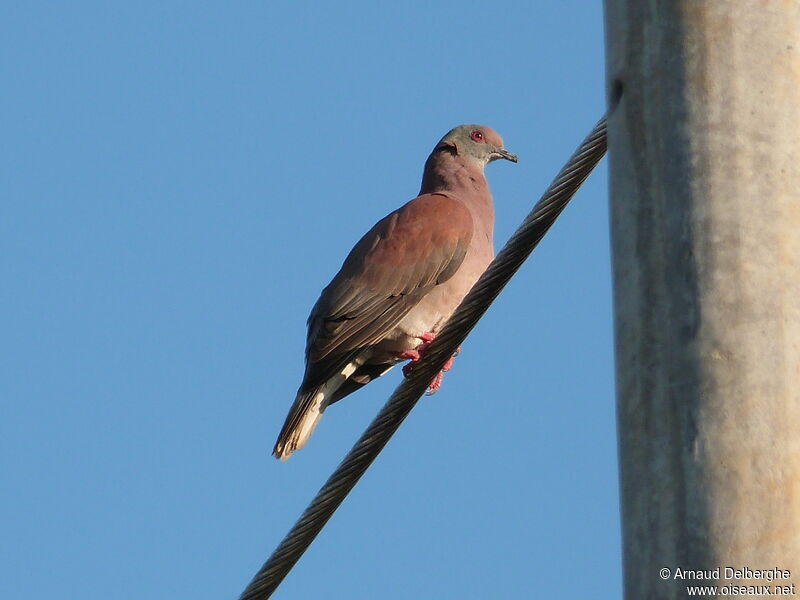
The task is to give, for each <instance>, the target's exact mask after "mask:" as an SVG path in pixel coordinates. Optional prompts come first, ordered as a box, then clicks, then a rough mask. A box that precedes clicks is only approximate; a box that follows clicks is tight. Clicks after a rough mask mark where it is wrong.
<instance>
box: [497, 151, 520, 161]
mask: <svg viewBox="0 0 800 600" xmlns="http://www.w3.org/2000/svg"><path fill="white" fill-rule="evenodd" d="M498 158H505V159H506V160H510V161H511V162H519V158H517V155H516V154H511V152H509V151H508V150H506V149H505V148H498V149H497V150H495V151H494V152H492V160H497V159H498Z"/></svg>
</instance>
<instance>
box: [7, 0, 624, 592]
mask: <svg viewBox="0 0 800 600" xmlns="http://www.w3.org/2000/svg"><path fill="white" fill-rule="evenodd" d="M0 33H1V34H2V35H1V36H0V40H2V41H0V45H2V59H0V61H2V62H0V68H1V69H2V78H3V81H4V82H5V83H6V85H5V86H4V88H5V89H4V91H3V93H2V95H0V108H2V112H3V115H4V117H5V118H4V136H3V138H4V141H5V143H4V144H2V145H0V155H2V156H0V159H1V160H0V173H2V189H3V197H4V200H5V202H4V203H3V206H4V212H5V215H4V218H3V219H2V220H0V275H2V280H3V281H4V286H3V289H2V292H0V303H2V310H1V311H0V315H1V316H2V329H3V336H2V346H1V347H2V356H0V374H1V376H0V397H2V404H1V405H0V406H1V407H2V408H1V410H2V413H0V460H2V472H3V484H4V485H3V487H4V490H5V491H4V493H3V494H2V495H0V512H1V513H2V514H3V515H4V517H3V520H2V526H1V529H0V539H2V544H0V596H2V597H4V598H43V597H48V596H52V597H59V598H80V599H82V600H92V599H100V598H102V599H107V598H115V599H116V598H121V599H127V598H130V599H137V600H139V599H142V598H167V597H170V598H184V597H186V598H188V597H191V598H194V599H196V600H197V599H204V598H209V599H211V598H214V599H216V598H234V597H236V596H237V595H238V594H239V593H240V592H241V591H242V589H244V587H245V585H246V584H247V583H248V581H249V580H250V578H251V577H252V576H253V574H254V573H255V572H256V570H257V569H258V568H259V567H260V565H261V564H262V562H263V561H264V560H265V559H266V557H267V556H268V555H269V554H270V552H271V551H272V550H273V548H274V547H275V545H276V544H277V543H278V542H279V541H280V539H281V537H282V536H283V535H284V534H285V533H286V532H287V531H288V529H289V527H290V526H291V525H292V524H293V522H294V521H295V519H296V518H297V517H298V516H299V515H300V513H301V511H302V510H303V508H304V507H305V506H306V505H307V503H308V502H309V501H310V500H311V498H312V497H313V495H314V494H315V492H316V491H317V489H318V488H319V487H320V485H321V484H322V483H323V482H324V480H325V479H326V478H327V476H328V475H329V474H330V473H331V471H332V470H333V469H334V468H335V466H336V465H337V464H338V463H339V461H340V460H341V459H342V457H343V456H344V455H345V453H346V452H347V451H348V450H349V448H350V447H351V445H352V443H353V442H354V441H355V440H356V439H357V437H358V435H359V434H360V433H361V431H362V430H363V429H364V428H365V427H366V425H367V424H368V423H369V421H370V420H371V419H372V417H373V416H374V415H375V414H376V412H377V411H378V410H379V408H380V406H382V404H383V402H384V401H385V400H386V398H387V397H388V396H389V394H390V393H391V391H392V390H393V389H394V387H395V386H396V385H397V383H398V382H399V378H400V373H399V370H397V369H396V370H394V371H392V372H391V373H390V374H389V375H387V376H386V377H384V378H383V379H382V380H379V381H377V382H375V383H373V384H371V385H370V386H368V387H367V388H365V389H364V390H362V391H360V392H359V393H357V394H355V395H353V396H350V397H348V398H347V399H346V400H345V401H343V402H341V403H339V404H337V405H335V406H334V407H332V408H331V409H330V410H329V411H327V413H326V414H325V418H324V419H323V420H322V422H321V424H320V427H319V428H318V430H317V432H316V434H315V435H314V437H313V438H312V440H311V442H310V444H309V445H308V447H307V448H305V449H304V450H302V451H301V452H298V453H297V454H296V455H295V456H294V457H293V458H292V459H291V460H290V461H289V462H288V463H285V464H284V463H279V462H278V461H275V460H274V459H273V458H271V457H270V455H269V452H270V450H271V447H272V444H273V443H274V439H275V436H276V434H277V432H278V429H279V428H280V425H281V424H282V422H283V419H284V417H285V414H286V411H287V410H288V407H289V405H290V404H291V402H292V399H293V397H294V393H295V391H296V388H297V385H298V384H299V382H300V377H301V374H302V361H303V345H304V341H305V319H306V317H307V315H308V311H309V310H310V308H311V306H312V305H313V303H314V301H315V300H316V298H317V295H318V294H319V292H320V290H321V289H322V287H324V285H325V284H326V283H327V282H328V281H329V279H330V278H331V277H332V276H333V274H334V273H335V272H336V270H337V269H338V267H339V265H340V264H341V261H342V259H343V258H344V256H345V254H346V253H347V251H348V250H349V249H350V247H351V246H352V245H353V244H354V243H355V241H356V240H357V239H358V238H359V236H360V235H361V234H362V233H363V232H364V231H366V230H367V229H368V228H369V227H370V226H371V225H372V224H373V223H374V222H375V221H376V220H378V219H379V218H381V217H382V216H383V215H385V214H386V213H387V212H389V211H391V210H393V209H394V208H396V207H397V206H399V205H400V204H402V203H404V202H406V201H407V200H409V199H410V198H412V197H413V196H414V195H415V194H416V192H417V190H418V189H419V182H420V176H421V171H422V165H423V163H424V161H425V158H426V156H427V154H428V152H429V151H430V150H431V148H432V147H433V145H434V143H435V142H436V141H437V140H438V139H439V138H440V137H441V136H442V135H443V134H444V133H445V132H446V131H447V130H449V129H450V128H451V127H453V126H455V125H458V124H460V123H464V122H478V123H485V124H487V125H490V126H491V127H493V128H495V129H496V130H497V131H499V132H500V133H501V134H502V135H503V137H504V138H505V142H506V146H507V147H508V148H509V149H510V150H511V151H513V152H515V153H517V154H519V156H520V160H521V161H520V163H519V164H518V165H513V164H511V163H507V162H504V161H503V162H501V163H493V164H492V165H490V166H489V168H488V169H487V175H488V178H489V181H490V183H491V186H492V190H493V192H494V196H495V203H496V210H497V225H496V232H495V236H496V240H497V245H498V247H499V245H501V244H502V243H504V242H505V240H506V239H507V238H508V236H509V235H510V234H511V232H512V231H513V230H514V228H515V227H516V226H517V225H518V224H519V222H520V221H521V220H522V218H523V217H524V215H525V214H526V213H527V212H528V210H530V207H531V206H532V205H533V203H534V202H535V200H536V199H537V198H538V196H539V194H540V193H541V192H542V191H543V190H544V189H545V187H546V186H547V184H548V183H549V182H550V180H551V179H552V177H553V176H554V175H555V173H556V172H557V170H558V168H559V167H560V166H561V164H562V163H563V162H564V161H565V160H566V158H567V157H568V156H569V154H570V153H571V152H572V151H573V149H574V148H575V146H576V145H577V144H578V143H579V141H580V140H581V139H582V138H583V137H584V136H585V135H586V133H588V131H589V130H590V129H591V127H592V126H593V125H594V123H595V122H596V121H597V119H598V118H599V117H600V116H601V114H602V113H603V111H604V104H605V102H604V85H603V67H604V59H603V29H602V10H601V5H600V3H590V2H585V1H582V0H560V1H558V2H556V1H545V2H537V3H531V2H513V1H511V2H502V3H495V4H491V3H485V2H429V3H416V2H404V3H378V2H371V3H367V2H347V3H342V4H334V3H303V4H301V3H289V2H235V3H223V2H219V3H197V2H157V3H155V2H140V3H101V2H97V3H92V2H75V3H38V2H27V3H17V4H16V5H12V4H11V3H6V4H5V5H4V6H3V8H2V9H0ZM606 185H607V179H606V167H605V163H604V162H603V163H601V165H600V167H599V168H598V170H597V171H596V172H595V173H594V174H593V175H592V176H591V178H590V179H589V181H588V182H587V183H586V184H585V186H584V187H583V189H582V190H581V191H580V192H579V194H578V195H577V197H576V198H575V200H574V201H573V203H572V204H571V205H570V206H569V207H568V208H567V210H566V212H565V213H564V214H563V215H562V217H561V218H560V219H559V221H558V222H557V223H556V225H555V226H554V228H553V229H552V230H551V232H550V233H549V234H548V236H547V237H546V238H545V240H544V241H543V243H542V244H541V246H540V247H539V248H538V249H537V251H536V252H535V253H534V255H533V257H532V258H531V260H529V262H528V263H527V264H526V265H525V266H524V267H523V268H522V270H521V271H520V272H519V274H518V275H517V277H516V278H515V279H514V280H513V281H512V282H511V284H510V285H509V286H508V287H507V289H506V290H505V291H504V293H503V294H502V295H501V296H500V298H499V299H498V300H497V301H496V302H495V304H494V305H493V307H492V308H491V310H490V312H489V313H488V314H487V315H486V317H485V318H484V319H483V320H482V322H481V323H480V324H479V325H478V327H477V328H476V329H475V331H474V332H473V334H472V335H471V337H470V338H469V339H468V341H467V342H466V344H465V345H464V351H463V353H462V355H461V356H460V357H459V358H458V360H457V361H456V366H455V368H454V370H453V371H451V372H450V373H449V374H448V375H447V377H446V379H445V384H444V387H443V389H442V390H441V391H440V393H439V394H437V395H436V396H434V397H431V398H426V399H424V400H423V401H422V402H421V403H420V404H419V405H418V406H417V408H416V409H415V410H414V412H413V413H412V414H411V416H410V417H409V419H408V420H407V421H406V422H405V423H404V424H403V426H402V428H401V429H400V431H399V432H398V434H397V435H396V436H395V438H394V439H392V441H391V442H390V444H389V445H388V447H387V448H386V449H385V451H384V452H383V454H382V455H381V456H380V457H379V458H378V460H377V461H376V462H375V464H374V465H373V466H372V468H371V469H370V470H369V471H368V473H367V474H366V476H365V477H364V478H363V480H362V481H361V482H360V483H359V485H358V486H357V487H356V488H355V490H354V491H353V493H352V494H351V495H350V497H349V498H348V499H347V500H346V501H345V503H344V505H343V506H342V507H341V508H340V509H339V511H338V512H337V513H336V514H335V515H334V517H333V519H332V520H331V521H330V523H329V524H328V526H327V527H326V528H325V529H324V530H323V532H322V534H321V535H320V536H319V538H318V539H317V540H316V542H315V543H314V544H313V546H312V547H311V549H310V550H309V551H308V552H307V553H306V554H305V555H304V557H303V558H302V559H301V560H300V562H299V563H298V564H297V566H296V567H295V569H294V570H293V572H292V573H291V574H290V575H289V577H288V578H287V579H286V580H285V581H284V584H283V585H282V587H281V588H280V589H279V591H278V592H277V593H276V594H275V596H274V597H275V598H302V597H306V598H317V597H322V596H323V595H325V596H327V597H341V598H365V599H366V598H384V599H389V600H391V599H395V598H398V599H399V598H465V599H473V598H474V599H485V598H503V597H508V598H528V597H563V596H575V597H578V596H583V597H593V598H601V599H602V598H618V597H620V596H621V558H620V541H619V515H618V512H619V508H618V504H619V499H618V490H617V467H616V435H615V426H614V396H613V340H612V321H611V285H610V261H609V245H608V219H607V193H606Z"/></svg>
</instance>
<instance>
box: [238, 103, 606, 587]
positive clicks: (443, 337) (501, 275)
mask: <svg viewBox="0 0 800 600" xmlns="http://www.w3.org/2000/svg"><path fill="white" fill-rule="evenodd" d="M605 152H606V119H605V117H603V118H602V119H600V121H599V122H598V123H597V125H596V126H595V128H594V129H593V130H592V132H591V133H590V134H589V136H588V137H587V138H586V139H585V140H584V141H583V143H582V144H581V145H580V147H579V148H578V150H577V151H576V152H575V154H573V155H572V157H571V158H570V159H569V161H567V164H566V165H565V166H564V167H563V168H562V169H561V171H560V172H559V174H558V176H557V177H556V178H555V180H554V181H553V183H551V184H550V187H549V188H547V191H546V192H545V193H544V195H543V196H542V197H541V199H540V200H539V201H538V202H537V203H536V205H535V206H534V207H533V210H532V211H531V212H530V214H529V215H528V216H527V217H526V218H525V220H524V221H523V222H522V225H520V227H519V228H518V229H517V231H516V232H515V233H514V235H513V236H511V239H510V240H508V243H506V245H505V246H504V247H503V249H502V250H501V251H500V252H499V253H498V254H497V256H496V257H495V259H494V260H493V261H492V263H491V264H490V265H489V267H488V268H487V269H486V271H485V272H484V273H483V275H482V276H481V277H480V279H478V281H477V283H476V284H475V285H474V286H473V287H472V289H471V290H470V292H469V294H467V296H466V297H465V298H464V300H463V301H462V302H461V304H460V305H459V306H458V308H457V309H456V310H455V312H454V313H453V315H452V316H451V317H450V319H449V320H448V322H447V323H446V325H445V326H444V328H443V329H442V331H441V332H440V333H439V334H438V335H437V336H436V339H435V340H434V341H433V342H432V343H431V345H430V347H429V348H428V350H427V351H426V352H425V356H424V358H423V359H422V360H421V361H420V362H419V363H418V364H417V365H415V367H414V369H413V370H412V371H411V374H410V376H409V377H408V378H406V379H404V380H403V381H402V382H401V383H400V385H399V386H398V387H397V389H396V390H395V391H394V393H393V394H392V395H391V396H390V397H389V400H388V401H387V402H386V404H385V405H384V407H383V408H382V409H381V411H380V412H379V413H378V416H377V417H375V420H374V421H372V423H371V424H370V426H369V427H368V428H367V430H366V431H365V432H364V433H363V434H362V436H361V438H360V439H359V440H358V441H357V442H356V444H355V446H353V448H352V450H350V452H349V453H348V454H347V456H345V458H344V460H343V461H342V462H341V464H340V465H339V466H338V467H337V469H336V471H334V473H333V475H331V476H330V477H329V478H328V481H327V482H325V485H323V486H322V489H320V491H319V492H318V493H317V496H316V498H314V500H313V501H312V502H311V504H310V505H309V506H308V508H307V509H306V510H305V512H304V513H303V514H302V516H301V517H300V519H299V520H298V521H297V523H295V525H294V527H292V529H291V531H289V533H288V534H287V535H286V537H285V538H284V539H283V541H282V542H281V543H280V545H279V546H278V547H277V548H276V549H275V551H274V552H273V553H272V556H270V557H269V559H268V560H267V562H266V563H264V565H263V566H262V567H261V569H260V570H259V571H258V573H257V574H256V576H255V577H254V578H253V580H252V581H251V582H250V584H249V585H248V586H247V589H245V591H244V592H242V595H241V596H240V600H262V599H266V598H269V597H270V596H271V595H272V593H273V592H274V591H275V589H276V588H277V587H278V586H279V585H280V583H281V581H283V579H284V577H286V575H287V574H288V573H289V571H290V570H291V569H292V567H293V566H294V564H295V563H296V562H297V561H298V560H299V559H300V557H301V556H302V554H303V552H305V551H306V549H307V548H308V547H309V546H310V545H311V542H313V541H314V538H316V537H317V534H318V533H319V532H320V531H321V530H322V528H323V527H324V526H325V523H327V522H328V519H330V518H331V515H333V513H334V511H335V510H336V509H337V508H338V507H339V505H340V504H341V503H342V501H343V500H344V499H345V497H346V496H347V494H348V493H349V492H350V490H352V489H353V487H354V486H355V484H356V483H358V480H359V479H360V478H361V476H362V475H363V474H364V472H365V471H366V470H367V468H368V467H369V465H370V464H372V461H373V460H375V458H376V457H377V456H378V454H380V452H381V450H382V449H383V447H384V446H385V445H386V443H387V442H388V441H389V438H391V437H392V435H393V434H394V432H395V431H397V428H398V427H400V424H401V423H402V422H403V420H404V419H405V418H406V416H407V415H408V413H410V412H411V409H412V408H414V406H415V405H416V403H417V401H418V400H419V399H420V397H421V396H422V394H423V393H424V392H425V390H426V388H427V387H428V384H429V383H430V381H431V379H433V377H434V375H435V374H436V373H438V372H439V371H440V370H441V368H442V367H443V366H444V363H445V362H446V361H447V359H448V358H449V357H450V356H452V355H453V353H454V352H455V350H456V348H458V346H460V345H461V343H462V342H463V341H464V339H465V338H466V337H467V335H468V334H469V332H470V331H472V328H473V327H475V325H476V324H477V322H478V320H479V319H480V318H481V317H482V316H483V314H484V313H485V312H486V310H487V309H488V308H489V306H490V305H491V303H492V302H493V301H494V299H495V298H496V297H497V295H498V294H499V293H500V292H501V290H502V289H503V288H504V287H505V285H506V284H507V283H508V282H509V280H510V279H511V277H512V276H513V275H514V273H516V272H517V270H518V269H519V267H520V266H521V265H522V263H523V262H524V261H525V259H526V258H528V256H529V255H530V254H531V252H533V249H534V248H535V247H536V246H537V245H538V243H539V241H540V240H541V239H542V237H543V236H544V234H545V233H547V230H548V229H549V228H550V226H551V225H552V224H553V222H554V221H555V220H556V218H557V217H558V215H559V214H561V211H562V210H564V207H565V206H566V205H567V202H569V201H570V199H571V198H572V196H573V195H574V194H575V192H576V191H577V190H578V188H579V187H580V186H581V184H582V183H583V182H584V180H585V179H586V178H587V177H588V176H589V173H591V171H592V169H594V167H595V165H596V164H597V163H598V162H599V161H600V159H601V158H602V157H603V155H604V154H605Z"/></svg>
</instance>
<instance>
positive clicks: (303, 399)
mask: <svg viewBox="0 0 800 600" xmlns="http://www.w3.org/2000/svg"><path fill="white" fill-rule="evenodd" d="M357 368H358V363H357V362H352V363H350V364H348V365H347V366H346V367H345V368H344V369H342V371H341V373H339V374H338V375H336V376H334V377H331V378H330V379H329V380H328V381H326V382H325V383H323V384H322V385H320V386H319V387H316V388H314V389H312V390H310V391H305V392H304V391H303V390H300V391H299V392H298V393H297V398H295V401H294V404H292V408H291V409H290V410H289V414H288V415H287V416H286V422H285V423H284V424H283V428H282V429H281V432H280V434H279V435H278V441H277V442H275V448H274V449H273V450H272V455H273V456H274V457H275V458H279V459H281V460H288V459H289V457H290V456H291V455H292V453H293V452H294V451H295V450H299V449H300V448H302V447H303V446H305V445H306V442H307V441H308V438H310V437H311V434H312V433H314V429H315V428H316V427H317V423H319V420H320V419H321V418H322V413H323V412H324V411H325V409H326V408H327V406H328V404H330V400H331V397H332V396H333V394H334V393H335V392H336V390H337V389H339V387H341V385H342V384H343V383H344V382H345V381H346V380H347V378H348V377H350V376H351V375H352V374H353V372H355V370H356V369H357Z"/></svg>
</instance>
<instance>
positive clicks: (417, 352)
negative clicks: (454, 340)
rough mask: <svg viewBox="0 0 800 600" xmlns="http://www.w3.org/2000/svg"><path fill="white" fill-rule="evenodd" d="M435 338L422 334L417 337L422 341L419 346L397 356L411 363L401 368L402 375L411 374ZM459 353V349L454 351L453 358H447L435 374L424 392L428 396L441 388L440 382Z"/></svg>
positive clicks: (430, 334) (430, 333)
mask: <svg viewBox="0 0 800 600" xmlns="http://www.w3.org/2000/svg"><path fill="white" fill-rule="evenodd" d="M435 337H436V334H435V333H433V332H431V331H428V332H426V333H423V334H422V335H421V336H419V339H420V340H422V343H421V344H420V345H419V346H417V347H416V348H415V349H413V350H406V351H405V352H402V353H401V354H399V355H398V356H399V357H400V358H404V359H409V360H410V361H411V362H410V363H408V364H407V365H405V366H404V367H403V375H405V376H406V377H408V376H409V375H410V374H411V371H412V369H413V368H414V365H415V364H417V363H418V362H419V360H420V359H421V358H422V356H423V354H425V350H427V349H428V347H429V346H430V345H431V342H432V341H433V340H434V338H435ZM460 352H461V348H458V349H457V350H456V351H455V354H453V356H451V357H450V358H448V359H447V362H446V363H444V366H443V367H442V370H441V371H439V372H438V373H437V374H436V377H434V378H433V380H432V381H431V382H430V384H429V385H428V389H427V391H426V392H425V393H426V394H427V395H428V396H430V395H432V394H435V393H436V392H437V391H438V390H439V388H440V387H442V381H443V380H444V374H445V371H449V370H450V369H452V368H453V363H454V362H455V358H456V356H458V354H459V353H460Z"/></svg>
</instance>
